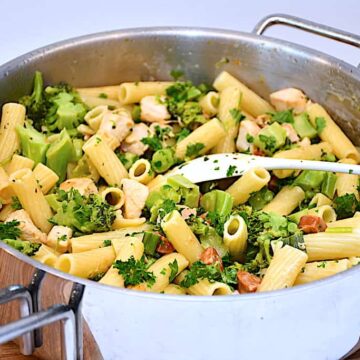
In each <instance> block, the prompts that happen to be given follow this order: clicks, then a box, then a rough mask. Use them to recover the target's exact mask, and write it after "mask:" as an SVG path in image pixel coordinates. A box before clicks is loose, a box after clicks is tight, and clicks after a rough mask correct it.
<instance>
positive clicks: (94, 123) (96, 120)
mask: <svg viewBox="0 0 360 360" xmlns="http://www.w3.org/2000/svg"><path fill="white" fill-rule="evenodd" d="M108 113H109V110H108V107H107V106H105V105H99V106H96V107H95V108H93V109H92V110H90V111H89V112H88V113H87V114H86V115H85V117H84V119H85V121H86V122H87V123H88V124H89V126H90V127H91V128H92V129H93V130H94V131H97V130H98V129H99V127H100V124H101V122H102V120H103V119H104V116H105V115H106V114H108Z"/></svg>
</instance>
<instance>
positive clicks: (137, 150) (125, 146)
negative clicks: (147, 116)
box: [121, 123, 150, 156]
mask: <svg viewBox="0 0 360 360" xmlns="http://www.w3.org/2000/svg"><path fill="white" fill-rule="evenodd" d="M149 134H150V130H149V128H148V127H147V126H146V125H145V124H143V123H140V124H135V126H134V127H133V128H132V132H131V134H130V135H128V136H127V138H126V139H125V140H124V141H123V142H122V144H121V150H122V151H124V152H131V153H133V154H136V155H139V156H140V155H142V154H143V153H144V152H145V151H146V150H147V149H148V145H145V144H143V143H142V142H141V140H142V139H143V138H146V137H148V136H149Z"/></svg>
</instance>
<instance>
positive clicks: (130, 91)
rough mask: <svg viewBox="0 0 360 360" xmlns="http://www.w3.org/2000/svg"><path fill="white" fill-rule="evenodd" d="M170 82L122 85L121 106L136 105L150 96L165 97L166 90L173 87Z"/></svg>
mask: <svg viewBox="0 0 360 360" xmlns="http://www.w3.org/2000/svg"><path fill="white" fill-rule="evenodd" d="M173 84H174V83H173V82H170V81H139V82H127V83H122V84H121V85H120V88H119V93H118V100H119V102H120V104H122V105H125V104H134V103H138V102H140V100H141V99H142V98H143V97H145V96H149V95H158V96H160V95H165V93H166V89H167V88H168V87H169V86H171V85H173Z"/></svg>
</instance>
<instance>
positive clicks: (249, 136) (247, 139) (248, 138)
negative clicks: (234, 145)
mask: <svg viewBox="0 0 360 360" xmlns="http://www.w3.org/2000/svg"><path fill="white" fill-rule="evenodd" d="M246 141H247V142H248V143H249V144H252V143H253V142H254V137H253V136H252V135H250V134H246Z"/></svg>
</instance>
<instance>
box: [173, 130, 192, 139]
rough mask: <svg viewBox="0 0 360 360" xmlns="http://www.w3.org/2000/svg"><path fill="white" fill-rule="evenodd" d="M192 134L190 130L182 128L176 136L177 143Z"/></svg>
mask: <svg viewBox="0 0 360 360" xmlns="http://www.w3.org/2000/svg"><path fill="white" fill-rule="evenodd" d="M189 134H190V130H189V129H187V128H182V129H181V130H180V131H179V132H178V133H177V134H176V135H175V138H176V142H180V141H181V140H183V139H185V138H186V137H187V136H188V135H189Z"/></svg>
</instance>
